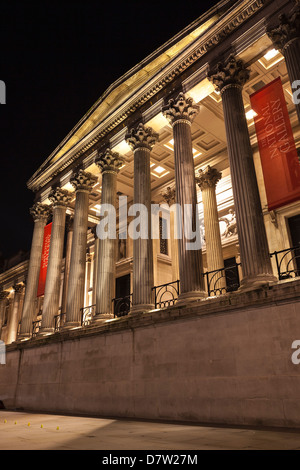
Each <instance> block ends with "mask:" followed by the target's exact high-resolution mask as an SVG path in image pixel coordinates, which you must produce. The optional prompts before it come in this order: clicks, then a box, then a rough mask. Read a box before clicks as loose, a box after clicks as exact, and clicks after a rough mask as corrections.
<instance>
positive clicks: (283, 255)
mask: <svg viewBox="0 0 300 470" xmlns="http://www.w3.org/2000/svg"><path fill="white" fill-rule="evenodd" d="M273 256H274V257H275V261H276V268H277V274H278V279H279V281H283V280H284V279H291V278H294V277H298V276H300V246H298V247H294V248H287V249H286V250H281V251H274V253H271V254H270V257H271V258H273Z"/></svg>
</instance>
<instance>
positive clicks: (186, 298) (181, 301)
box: [175, 291, 207, 305]
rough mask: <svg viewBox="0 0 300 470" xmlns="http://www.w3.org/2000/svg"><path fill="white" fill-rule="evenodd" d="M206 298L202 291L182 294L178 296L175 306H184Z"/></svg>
mask: <svg viewBox="0 0 300 470" xmlns="http://www.w3.org/2000/svg"><path fill="white" fill-rule="evenodd" d="M206 297H207V294H206V292H204V291H193V292H184V293H182V294H180V295H179V297H178V300H177V302H176V304H175V305H186V304H189V303H191V302H197V301H199V300H203V299H205V298H206Z"/></svg>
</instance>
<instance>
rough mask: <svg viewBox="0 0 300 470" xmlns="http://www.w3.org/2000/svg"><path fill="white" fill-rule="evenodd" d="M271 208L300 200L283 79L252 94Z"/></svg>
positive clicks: (299, 172)
mask: <svg viewBox="0 0 300 470" xmlns="http://www.w3.org/2000/svg"><path fill="white" fill-rule="evenodd" d="M250 100H251V106H252V109H253V110H254V111H255V113H256V114H257V116H255V118H254V122H255V128H256V134H257V139H258V145H259V152H260V158H261V163H262V169H263V175H264V181H265V187H266V193H267V200H268V209H269V211H272V210H274V209H277V208H278V207H282V206H285V205H286V204H290V203H291V202H294V201H297V200H300V164H299V159H298V153H297V149H296V145H295V140H294V136H293V131H292V126H291V122H290V118H289V113H288V109H287V105H286V101H285V97H284V92H283V87H282V82H281V78H280V77H279V78H277V79H276V80H274V81H273V82H271V83H269V84H268V85H266V86H265V87H263V88H261V89H260V90H258V91H257V92H256V93H254V94H253V95H251V96H250Z"/></svg>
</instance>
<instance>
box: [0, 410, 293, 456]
mask: <svg viewBox="0 0 300 470" xmlns="http://www.w3.org/2000/svg"><path fill="white" fill-rule="evenodd" d="M29 423H30V425H28V424H29ZM7 449H9V450H15V449H21V450H23V449H24V450H25V449H28V450H29V449H30V450H38V449H39V450H48V449H51V450H54V449H61V450H63V449H65V450H80V449H87V450H90V449H91V450H98V449H99V450H201V449H269V450H273V449H274V450H275V449H279V450H281V449H300V430H299V431H297V432H296V431H295V432H293V431H282V430H278V431H274V430H251V429H231V428H217V427H204V426H189V425H181V424H165V423H154V422H142V421H130V420H113V419H99V418H87V417H74V416H58V415H49V414H34V413H23V412H22V413H21V412H10V411H6V410H1V411H0V450H7Z"/></svg>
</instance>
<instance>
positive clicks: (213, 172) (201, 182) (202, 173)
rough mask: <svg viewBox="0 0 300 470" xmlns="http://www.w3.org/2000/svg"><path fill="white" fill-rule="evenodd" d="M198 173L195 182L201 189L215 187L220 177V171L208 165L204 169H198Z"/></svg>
mask: <svg viewBox="0 0 300 470" xmlns="http://www.w3.org/2000/svg"><path fill="white" fill-rule="evenodd" d="M198 174H199V176H198V178H197V183H198V186H199V188H200V189H201V191H202V190H203V189H206V188H215V187H216V185H217V183H218V182H219V181H220V179H221V178H222V173H220V171H218V170H217V169H216V168H212V167H211V166H209V165H208V166H207V168H205V170H199V172H198Z"/></svg>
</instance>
